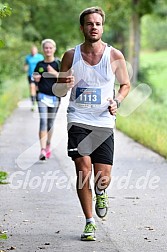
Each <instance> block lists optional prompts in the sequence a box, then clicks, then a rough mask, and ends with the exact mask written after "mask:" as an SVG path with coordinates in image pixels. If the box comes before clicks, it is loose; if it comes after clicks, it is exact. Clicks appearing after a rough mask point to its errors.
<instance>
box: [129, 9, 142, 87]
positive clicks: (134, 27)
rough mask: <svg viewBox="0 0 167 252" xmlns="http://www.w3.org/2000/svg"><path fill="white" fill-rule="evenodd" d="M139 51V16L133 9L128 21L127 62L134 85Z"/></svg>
mask: <svg viewBox="0 0 167 252" xmlns="http://www.w3.org/2000/svg"><path fill="white" fill-rule="evenodd" d="M139 52H140V16H139V14H138V13H137V12H135V11H133V13H132V18H131V23H130V42H129V62H130V63H131V65H132V68H133V76H132V80H131V82H132V83H133V84H135V85H136V83H137V76H138V70H139Z"/></svg>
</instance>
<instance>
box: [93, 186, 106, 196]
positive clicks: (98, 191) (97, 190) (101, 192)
mask: <svg viewBox="0 0 167 252" xmlns="http://www.w3.org/2000/svg"><path fill="white" fill-rule="evenodd" d="M95 191H96V194H98V195H102V194H103V193H104V190H102V191H100V190H99V189H98V187H97V186H96V189H95Z"/></svg>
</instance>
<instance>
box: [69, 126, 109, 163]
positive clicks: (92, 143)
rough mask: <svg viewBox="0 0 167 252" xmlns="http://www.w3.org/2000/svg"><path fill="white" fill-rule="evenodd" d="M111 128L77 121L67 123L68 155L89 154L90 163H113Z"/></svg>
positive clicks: (73, 158)
mask: <svg viewBox="0 0 167 252" xmlns="http://www.w3.org/2000/svg"><path fill="white" fill-rule="evenodd" d="M113 154H114V133H113V129H110V128H103V127H95V126H90V125H85V124H79V123H70V124H68V156H69V157H71V158H72V160H73V161H74V160H75V159H76V158H78V157H82V156H90V157H91V161H92V164H94V163H100V164H109V165H112V164H113Z"/></svg>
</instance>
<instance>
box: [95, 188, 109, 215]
mask: <svg viewBox="0 0 167 252" xmlns="http://www.w3.org/2000/svg"><path fill="white" fill-rule="evenodd" d="M95 210H96V214H97V216H98V217H99V218H104V217H105V216H106V214H107V211H108V195H107V193H106V192H104V193H103V194H101V195H99V194H96V204H95Z"/></svg>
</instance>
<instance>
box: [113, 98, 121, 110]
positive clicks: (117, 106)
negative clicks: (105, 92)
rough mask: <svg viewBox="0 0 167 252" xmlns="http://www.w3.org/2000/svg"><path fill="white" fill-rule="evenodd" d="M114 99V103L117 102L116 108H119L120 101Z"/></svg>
mask: <svg viewBox="0 0 167 252" xmlns="http://www.w3.org/2000/svg"><path fill="white" fill-rule="evenodd" d="M114 101H115V102H116V104H117V108H119V107H120V105H121V103H120V102H119V101H118V100H117V99H114Z"/></svg>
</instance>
